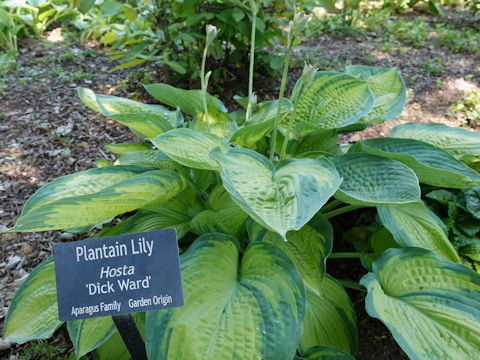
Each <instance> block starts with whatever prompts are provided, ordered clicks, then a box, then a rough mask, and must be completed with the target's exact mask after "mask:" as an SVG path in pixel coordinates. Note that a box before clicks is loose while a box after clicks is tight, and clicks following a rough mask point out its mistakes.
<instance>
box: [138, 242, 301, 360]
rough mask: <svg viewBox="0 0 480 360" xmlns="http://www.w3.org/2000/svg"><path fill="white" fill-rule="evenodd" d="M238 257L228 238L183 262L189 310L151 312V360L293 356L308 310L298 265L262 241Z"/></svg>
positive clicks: (195, 247)
mask: <svg viewBox="0 0 480 360" xmlns="http://www.w3.org/2000/svg"><path fill="white" fill-rule="evenodd" d="M238 257H239V244H238V243H237V241H236V240H235V239H234V238H232V237H230V236H227V235H222V234H208V235H203V236H201V237H200V238H198V239H197V240H196V241H195V242H194V243H193V244H192V246H191V247H190V248H189V250H188V251H187V252H186V253H185V254H183V255H182V256H181V264H182V266H181V268H182V280H183V289H184V299H185V305H184V307H182V308H176V309H168V310H161V311H150V312H148V313H147V319H146V334H147V339H146V346H147V353H148V356H149V359H175V360H182V359H188V360H195V359H258V358H261V359H265V360H268V359H272V360H274V359H291V358H293V356H294V355H295V351H296V347H297V344H298V341H299V340H300V334H301V329H302V321H303V316H304V311H305V289H304V287H303V283H302V280H301V279H300V276H299V275H298V273H297V270H296V268H295V265H294V264H293V263H292V262H291V261H290V260H289V258H288V257H287V256H286V255H285V254H284V253H283V252H281V251H280V250H279V249H277V248H276V247H274V246H272V245H270V244H265V243H259V242H256V243H252V244H250V245H249V246H248V247H247V249H246V250H245V252H244V254H243V257H242V261H241V263H240V264H239V263H238Z"/></svg>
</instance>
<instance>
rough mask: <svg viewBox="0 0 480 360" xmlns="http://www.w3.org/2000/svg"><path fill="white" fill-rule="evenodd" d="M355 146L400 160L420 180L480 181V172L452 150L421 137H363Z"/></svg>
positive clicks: (444, 183)
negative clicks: (415, 138) (423, 139)
mask: <svg viewBox="0 0 480 360" xmlns="http://www.w3.org/2000/svg"><path fill="white" fill-rule="evenodd" d="M353 150H356V151H361V152H365V153H369V154H373V155H378V156H382V157H387V158H390V159H393V160H397V161H400V162H402V163H404V164H405V165H407V166H408V167H410V168H411V169H412V170H413V171H415V174H417V177H418V179H419V180H420V182H422V183H425V184H428V185H433V186H439V187H451V188H460V189H461V188H470V187H474V186H476V185H480V175H479V174H478V173H477V172H475V171H474V170H472V169H471V168H469V167H468V166H466V165H465V164H463V163H461V162H460V161H458V160H455V158H454V157H453V156H452V155H450V154H449V153H447V152H445V151H443V150H441V149H439V148H436V147H434V146H432V145H430V144H427V143H424V142H422V141H418V140H410V139H395V138H379V139H372V140H365V141H360V142H359V143H357V144H356V145H355V146H354V147H353Z"/></svg>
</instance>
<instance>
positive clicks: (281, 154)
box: [280, 85, 303, 161]
mask: <svg viewBox="0 0 480 360" xmlns="http://www.w3.org/2000/svg"><path fill="white" fill-rule="evenodd" d="M302 90H303V85H302V87H301V88H300V91H299V92H298V96H297V97H296V98H295V103H294V104H293V111H292V115H291V116H290V121H289V122H288V130H287V132H286V134H285V137H284V138H283V144H282V150H281V151H280V161H281V160H284V159H285V155H286V153H287V145H288V138H289V136H290V129H291V126H292V123H293V119H295V115H296V114H297V105H298V99H299V98H300V95H301V94H302Z"/></svg>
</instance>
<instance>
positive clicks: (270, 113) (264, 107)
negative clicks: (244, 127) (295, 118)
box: [247, 99, 292, 124]
mask: <svg viewBox="0 0 480 360" xmlns="http://www.w3.org/2000/svg"><path fill="white" fill-rule="evenodd" d="M290 110H292V103H291V102H290V101H289V100H288V99H283V100H282V106H281V108H280V115H281V116H284V115H285V114H287V113H288V112H289V111H290ZM277 111H278V100H270V101H264V102H262V103H260V104H258V105H256V106H254V107H253V110H252V117H251V118H250V119H249V120H248V123H247V124H259V123H263V122H266V121H270V120H274V119H275V117H276V116H277Z"/></svg>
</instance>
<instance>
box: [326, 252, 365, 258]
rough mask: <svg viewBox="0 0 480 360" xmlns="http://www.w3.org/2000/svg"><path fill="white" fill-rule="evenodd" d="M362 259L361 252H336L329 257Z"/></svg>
mask: <svg viewBox="0 0 480 360" xmlns="http://www.w3.org/2000/svg"><path fill="white" fill-rule="evenodd" d="M361 257H362V253H360V252H336V253H331V254H330V255H328V258H329V259H360V258H361Z"/></svg>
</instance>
